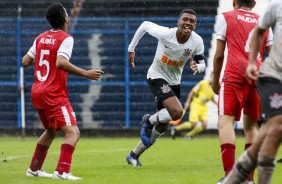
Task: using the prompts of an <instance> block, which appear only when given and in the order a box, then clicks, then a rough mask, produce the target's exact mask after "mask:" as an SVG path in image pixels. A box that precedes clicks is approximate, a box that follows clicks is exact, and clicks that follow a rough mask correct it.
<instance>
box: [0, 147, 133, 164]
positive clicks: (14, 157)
mask: <svg viewBox="0 0 282 184" xmlns="http://www.w3.org/2000/svg"><path fill="white" fill-rule="evenodd" d="M123 151H128V149H125V148H122V149H110V150H88V151H79V152H80V153H108V152H111V153H112V152H123ZM58 154H59V152H52V153H48V155H58ZM27 157H31V155H16V156H9V157H5V158H1V159H0V162H7V161H11V160H16V159H22V158H27Z"/></svg>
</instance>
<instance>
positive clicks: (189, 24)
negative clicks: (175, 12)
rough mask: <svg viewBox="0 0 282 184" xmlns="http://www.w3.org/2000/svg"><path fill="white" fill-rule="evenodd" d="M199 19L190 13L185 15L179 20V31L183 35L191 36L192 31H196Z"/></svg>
mask: <svg viewBox="0 0 282 184" xmlns="http://www.w3.org/2000/svg"><path fill="white" fill-rule="evenodd" d="M196 20H197V17H196V16H195V15H193V14H190V13H183V14H182V15H181V17H180V18H179V20H178V22H177V25H178V30H179V31H181V32H182V34H185V35H190V34H191V32H192V31H194V30H195V29H196V23H197V21H196Z"/></svg>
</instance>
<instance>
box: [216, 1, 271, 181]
mask: <svg viewBox="0 0 282 184" xmlns="http://www.w3.org/2000/svg"><path fill="white" fill-rule="evenodd" d="M255 4H256V2H255V1H254V0H233V5H234V10H233V11H229V12H225V13H223V14H221V15H219V16H218V19H217V23H216V28H215V29H216V37H217V47H216V53H215V56H214V61H213V65H214V78H213V83H212V88H213V90H214V92H215V93H216V94H218V95H219V101H218V114H219V121H218V132H219V139H220V146H221V157H222V163H223V168H224V171H225V176H227V174H228V173H229V172H230V170H231V169H232V167H233V165H234V162H235V148H236V146H235V139H236V135H235V132H234V128H233V126H234V121H239V120H240V117H241V111H242V110H243V114H244V117H243V119H244V120H243V121H244V134H245V149H247V148H248V147H250V146H251V144H252V143H253V140H254V138H255V136H256V135H257V132H258V128H257V123H256V122H257V120H258V118H259V116H260V100H259V95H258V93H257V91H256V84H255V83H254V82H253V81H250V80H248V79H247V78H246V68H247V65H248V55H249V51H250V40H251V39H250V38H251V35H252V33H253V29H254V27H255V26H256V24H257V22H258V18H259V16H258V15H257V14H256V13H253V12H251V10H252V8H253V7H254V6H255ZM272 37H273V34H272V32H271V31H269V32H268V34H265V37H264V47H263V49H262V50H261V52H260V55H258V58H257V59H258V60H257V65H258V66H259V65H260V64H261V63H262V58H263V53H264V50H265V49H264V48H266V49H267V50H269V49H270V46H271V44H272ZM226 44H227V46H228V57H227V61H226V68H225V71H224V74H223V78H222V81H221V84H220V83H219V78H220V73H221V70H222V65H223V61H224V51H225V46H226ZM221 182H222V181H219V182H218V183H221ZM246 183H250V184H251V183H253V173H252V174H250V176H249V178H247V180H246Z"/></svg>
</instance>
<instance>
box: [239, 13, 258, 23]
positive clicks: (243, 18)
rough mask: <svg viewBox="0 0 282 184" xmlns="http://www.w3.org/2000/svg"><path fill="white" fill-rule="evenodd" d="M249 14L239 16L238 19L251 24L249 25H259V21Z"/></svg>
mask: <svg viewBox="0 0 282 184" xmlns="http://www.w3.org/2000/svg"><path fill="white" fill-rule="evenodd" d="M248 15H249V14H245V15H238V16H237V19H238V20H242V21H244V22H249V23H256V24H257V23H258V20H257V19H256V18H254V17H253V16H252V17H250V16H248Z"/></svg>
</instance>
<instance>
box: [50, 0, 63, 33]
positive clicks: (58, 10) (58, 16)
mask: <svg viewBox="0 0 282 184" xmlns="http://www.w3.org/2000/svg"><path fill="white" fill-rule="evenodd" d="M65 16H66V12H65V9H64V6H63V5H62V4H61V3H58V2H55V3H52V4H51V5H50V6H49V7H48V8H47V10H46V19H47V21H48V22H49V24H50V25H51V26H52V27H53V28H60V27H63V26H64V24H65Z"/></svg>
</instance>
